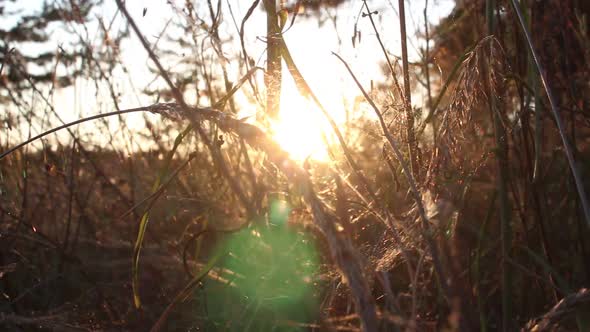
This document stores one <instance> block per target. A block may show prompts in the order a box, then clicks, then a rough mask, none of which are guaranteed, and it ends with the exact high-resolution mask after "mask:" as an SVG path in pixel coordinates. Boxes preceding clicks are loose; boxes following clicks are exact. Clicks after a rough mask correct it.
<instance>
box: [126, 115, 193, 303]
mask: <svg viewBox="0 0 590 332" xmlns="http://www.w3.org/2000/svg"><path fill="white" fill-rule="evenodd" d="M192 129H193V127H192V126H191V125H189V126H187V127H186V128H185V129H184V130H183V131H182V132H181V133H180V134H178V136H176V139H175V140H174V146H173V147H172V150H170V151H169V152H168V154H167V155H166V160H165V162H164V166H163V167H162V168H161V169H160V171H159V172H158V178H157V179H156V181H155V182H154V184H153V186H152V193H155V192H157V191H158V189H159V188H160V185H161V184H162V182H163V179H164V177H165V176H166V174H168V171H169V169H170V164H171V163H172V157H174V153H176V150H177V149H178V146H179V145H180V143H182V140H183V139H184V138H185V137H186V135H187V134H188V133H189V132H190V131H191V130H192ZM152 206H153V204H150V206H149V207H148V209H147V210H146V211H145V212H144V213H143V215H142V216H141V220H140V222H139V231H138V232H137V239H136V240H135V245H134V246H133V268H132V282H131V284H132V288H133V303H134V304H135V307H136V308H138V309H139V308H140V307H141V298H140V296H139V255H140V253H141V247H142V245H143V239H144V237H145V231H146V230H147V225H148V222H149V220H150V210H151V207H152Z"/></svg>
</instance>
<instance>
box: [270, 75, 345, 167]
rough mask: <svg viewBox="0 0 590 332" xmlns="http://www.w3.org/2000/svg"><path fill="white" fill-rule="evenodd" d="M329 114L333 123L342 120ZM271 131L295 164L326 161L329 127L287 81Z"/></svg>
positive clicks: (341, 117) (316, 107)
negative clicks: (308, 161) (298, 162)
mask: <svg viewBox="0 0 590 332" xmlns="http://www.w3.org/2000/svg"><path fill="white" fill-rule="evenodd" d="M332 94H333V93H332ZM329 111H331V112H330V114H331V116H332V117H333V118H334V120H335V121H336V123H338V124H341V122H343V121H344V116H339V114H337V113H338V112H335V110H329ZM272 132H273V138H274V139H275V140H276V141H277V143H279V144H280V145H281V147H282V148H283V149H285V150H286V151H287V152H288V153H289V154H290V155H291V157H292V158H293V159H295V160H297V161H304V160H305V159H312V160H315V161H319V162H326V161H328V160H329V158H330V157H329V155H328V148H327V146H326V139H327V140H330V138H329V137H330V133H331V129H330V126H329V124H328V122H327V120H326V119H325V118H324V115H323V114H322V113H321V111H320V109H319V108H318V106H317V105H315V104H314V103H313V102H312V101H310V100H308V99H307V98H305V97H303V96H301V95H300V94H299V92H298V91H297V88H296V87H295V84H294V83H293V82H292V81H291V80H284V81H283V88H282V93H281V108H280V111H279V118H278V120H277V121H275V122H274V123H272Z"/></svg>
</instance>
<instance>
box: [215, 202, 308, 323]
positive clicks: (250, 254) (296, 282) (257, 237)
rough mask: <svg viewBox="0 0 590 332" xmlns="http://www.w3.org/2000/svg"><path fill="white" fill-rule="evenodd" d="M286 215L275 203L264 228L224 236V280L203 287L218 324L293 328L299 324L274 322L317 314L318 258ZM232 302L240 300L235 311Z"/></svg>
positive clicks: (282, 205)
mask: <svg viewBox="0 0 590 332" xmlns="http://www.w3.org/2000/svg"><path fill="white" fill-rule="evenodd" d="M289 213H290V207H289V206H288V204H287V203H286V202H284V201H274V202H273V203H272V204H271V206H270V209H269V219H270V220H269V221H270V223H269V226H259V227H252V228H248V229H244V230H242V231H240V232H238V233H235V234H232V235H231V236H230V237H229V238H228V239H227V242H226V243H225V246H224V250H226V251H227V252H228V253H229V254H228V255H226V256H225V259H224V260H223V262H221V264H220V266H221V267H222V268H223V269H224V270H223V272H222V273H221V275H222V277H223V278H224V279H226V280H227V283H226V284H225V285H224V286H219V282H217V283H216V284H217V285H213V282H207V285H206V286H205V293H206V301H207V306H208V309H209V310H208V316H209V319H213V320H215V321H217V323H218V324H223V325H226V324H227V322H228V320H229V321H231V325H232V326H233V328H235V329H236V330H240V329H243V328H245V327H246V326H250V325H252V326H250V327H249V328H250V329H251V330H260V329H266V327H268V326H272V327H273V329H276V328H279V330H281V331H282V330H285V331H286V330H289V331H293V330H298V328H294V327H293V326H285V329H281V328H280V326H278V325H276V322H277V321H295V322H301V323H305V322H311V321H313V320H314V319H315V318H316V314H317V312H318V311H319V301H318V287H317V286H316V283H315V282H314V281H315V280H316V276H317V274H318V270H319V256H318V253H317V250H316V248H315V245H314V242H313V240H312V239H310V238H309V236H308V235H306V234H304V233H302V232H297V231H294V230H293V229H291V228H289V227H288V226H287V219H288V216H289ZM236 304H241V306H240V307H241V310H239V311H238V312H236V309H235V307H236ZM230 311H231V312H230ZM212 313H214V314H212ZM240 317H241V318H240ZM222 322H224V323H222ZM273 322H274V323H273ZM218 324H216V325H218ZM279 325H280V324H279Z"/></svg>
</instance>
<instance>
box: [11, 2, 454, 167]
mask: <svg viewBox="0 0 590 332" xmlns="http://www.w3.org/2000/svg"><path fill="white" fill-rule="evenodd" d="M221 1H222V11H223V13H224V17H223V20H222V22H223V23H222V25H221V27H220V32H221V34H222V39H228V40H229V39H233V42H231V43H229V44H228V45H224V47H225V49H224V51H225V52H226V53H228V55H233V54H239V44H238V43H239V37H238V31H237V30H236V27H235V25H234V23H233V21H232V18H231V16H230V15H229V6H231V10H232V11H233V13H234V15H235V18H236V21H237V24H238V25H239V24H240V23H241V20H242V17H244V15H245V13H246V11H247V10H248V8H249V6H250V5H251V2H250V1H244V0H221ZM167 2H168V0H146V1H139V0H127V1H126V5H127V8H128V10H129V12H130V13H131V15H132V16H133V17H134V19H135V20H136V22H137V23H138V25H139V27H140V29H141V30H142V33H143V34H144V35H145V36H146V37H147V39H148V41H149V42H150V43H151V44H153V43H155V42H156V40H158V36H159V35H160V34H161V33H162V31H164V30H165V29H168V31H171V28H170V26H171V25H170V21H172V23H174V20H176V19H177V16H175V15H174V14H173V12H172V10H171V7H170V5H169V4H167ZM172 2H173V3H175V4H177V5H178V6H179V7H182V4H183V3H184V0H173V1H172ZM195 3H196V4H197V9H196V10H197V12H200V13H203V14H202V17H204V18H208V17H209V15H205V13H206V7H204V6H206V2H205V1H195ZM214 3H216V2H215V1H214ZM425 3H426V0H417V1H415V0H412V1H406V22H407V29H408V36H409V37H410V40H409V50H408V51H409V56H410V60H412V59H414V60H416V59H418V50H417V48H418V47H421V46H422V45H423V44H424V41H423V40H418V39H416V38H415V37H414V36H416V32H418V31H423V26H424V17H423V10H424V5H425ZM41 4H42V0H27V1H17V2H16V3H15V4H13V6H16V8H20V9H23V10H24V11H23V13H27V12H31V11H36V10H38V8H40V6H41ZM368 4H369V6H370V8H371V10H374V11H375V10H376V11H378V14H377V15H376V16H374V17H375V18H376V24H377V28H378V29H379V34H380V36H381V38H382V40H383V43H384V44H385V46H386V48H387V49H388V51H390V52H391V53H393V54H395V55H400V54H401V52H400V51H399V50H400V37H399V21H398V15H397V1H395V0H372V1H368ZM199 6H200V7H199ZM453 6H454V1H452V0H438V1H436V0H430V1H429V19H430V22H431V24H436V23H437V22H438V21H439V20H440V19H441V18H442V17H445V16H446V15H448V14H449V13H450V11H451V10H452V8H453ZM7 7H9V8H10V2H8V3H7ZM361 7H362V1H360V0H351V1H347V2H345V3H344V4H343V5H341V6H340V7H338V8H336V9H334V8H332V9H328V10H324V11H325V14H329V15H328V16H332V17H337V19H336V21H335V22H336V23H335V24H334V23H333V22H332V21H329V20H327V21H325V22H324V23H323V24H320V23H318V20H317V18H316V17H312V18H305V17H304V16H299V17H298V18H297V20H296V21H295V24H294V25H293V27H292V28H291V29H289V30H288V31H287V32H286V33H285V34H284V38H285V40H286V43H287V45H288V47H289V48H290V51H291V53H292V55H293V58H294V60H295V62H296V63H297V64H298V66H299V68H300V70H301V72H302V74H303V76H304V77H305V78H306V80H307V81H308V83H309V84H310V86H311V88H312V89H313V90H314V91H315V92H316V94H317V95H318V96H319V97H320V100H321V101H322V103H323V104H324V105H325V106H326V108H328V109H329V111H330V113H331V114H332V116H333V117H334V118H335V119H337V121H338V122H341V121H344V118H345V115H344V110H343V108H344V105H343V104H342V103H343V100H346V99H347V98H348V99H350V98H351V96H356V95H359V92H358V88H357V87H356V86H355V85H354V82H353V81H352V80H351V79H350V76H349V75H348V73H347V72H346V70H345V68H344V67H343V66H342V64H341V63H340V62H339V61H338V60H337V59H336V58H335V57H334V56H333V55H332V52H336V53H338V54H340V55H341V56H342V57H343V58H344V59H345V60H346V61H347V62H348V63H349V64H350V66H351V67H352V68H353V70H354V72H355V74H356V75H357V77H358V78H359V80H360V81H361V83H362V84H363V85H365V86H368V85H369V84H370V82H371V81H372V80H373V81H375V82H379V81H382V80H384V79H385V77H384V76H383V73H382V72H381V69H380V63H382V62H383V54H382V52H381V50H380V48H379V46H378V42H377V38H375V33H374V32H373V29H372V27H371V26H370V22H369V20H368V18H366V17H365V18H363V17H360V18H359V13H360V10H361ZM144 8H145V9H146V12H145V15H143V14H144V13H143V12H144ZM116 9H117V8H116V3H115V1H114V0H105V1H104V4H103V5H102V6H101V7H99V8H96V9H95V12H94V16H95V17H98V16H100V17H103V18H104V20H105V21H106V22H109V21H111V19H112V18H113V17H115V21H114V22H115V23H114V29H118V28H121V27H122V25H123V24H125V21H124V20H122V19H121V15H120V13H119V14H117V10H116ZM323 16H326V15H323ZM14 20H15V17H12V18H10V17H9V18H7V17H3V18H2V19H0V26H1V27H3V28H6V27H8V26H11V25H12V24H14ZM355 23H356V24H357V29H358V30H359V31H361V33H362V39H361V42H360V43H357V44H356V45H355V46H354V47H353V45H352V42H351V37H352V33H353V30H354V26H355ZM89 32H90V34H91V36H90V40H94V41H95V42H96V41H97V38H98V37H99V35H98V28H97V24H96V20H93V22H91V23H90V25H89ZM265 33H266V18H265V13H264V12H263V11H262V10H261V9H260V8H257V10H256V11H255V12H254V14H253V15H252V17H251V18H250V19H249V20H248V22H247V24H246V34H245V37H246V48H247V49H248V53H249V54H250V55H251V56H252V57H253V58H254V59H258V65H260V66H264V60H265V47H266V45H265V42H264V41H263V40H262V37H264V35H265ZM92 34H96V35H92ZM98 41H99V40H98ZM68 42H72V36H71V34H68V33H67V32H65V31H62V30H59V29H55V30H54V31H53V33H52V38H51V41H50V42H49V43H48V45H47V47H49V48H52V47H53V48H55V47H56V45H59V44H67V43H68ZM159 43H162V41H160V42H159ZM37 47H39V46H35V47H28V48H25V50H26V51H27V52H32V53H34V52H35V51H36V49H35V48H37ZM122 60H123V61H122V62H123V63H124V65H125V66H126V68H127V69H128V72H127V73H124V72H122V71H119V72H118V73H117V74H115V77H112V78H111V79H112V81H113V82H114V83H115V86H116V88H117V90H118V92H119V93H120V94H121V98H120V99H121V107H122V108H130V107H137V106H140V105H148V104H150V103H152V102H153V100H152V99H151V98H148V97H147V96H144V95H141V93H140V92H139V91H140V90H141V89H142V88H143V87H145V86H146V85H147V84H149V83H150V82H152V81H153V79H154V74H153V73H150V72H149V71H148V70H147V68H148V66H151V67H153V65H152V63H151V62H150V60H149V58H148V55H147V53H146V52H145V50H144V49H143V47H142V46H141V44H140V43H139V41H138V39H137V37H136V36H135V35H134V34H133V33H132V35H131V38H129V39H127V40H126V41H125V42H124V44H123V46H122ZM164 65H165V66H166V65H171V64H166V63H165V64H164ZM231 70H233V72H230V80H233V81H237V80H238V78H239V77H240V76H241V75H243V74H244V73H242V72H238V70H239V69H238V68H237V67H236V68H233V67H231V64H230V71H231ZM285 72H286V71H285ZM261 82H262V80H261ZM282 91H283V93H282V103H281V119H282V120H283V121H282V122H280V123H278V124H277V126H276V128H275V131H276V132H279V133H281V134H282V135H283V136H284V137H282V138H281V137H277V139H278V140H279V141H281V140H282V142H281V144H283V145H284V146H285V145H288V144H289V141H293V142H291V143H292V145H301V144H300V143H301V142H297V141H294V140H293V139H292V138H290V137H291V136H293V135H295V134H296V133H297V132H301V130H299V131H298V130H297V128H291V127H297V126H304V127H305V128H304V129H305V130H306V131H308V132H310V133H312V132H313V133H314V134H313V135H310V136H313V138H310V139H312V140H316V141H317V140H319V135H320V134H321V130H322V128H324V129H325V126H326V125H325V123H323V121H324V120H323V119H322V117H321V116H320V115H319V112H318V111H317V109H314V106H313V105H311V104H310V103H309V102H307V101H306V100H305V99H304V98H302V97H301V96H299V95H298V93H297V92H296V89H295V87H294V83H293V81H292V79H291V78H290V77H289V75H284V81H283V88H282ZM109 98H110V97H109V93H108V89H105V88H99V91H97V90H96V88H95V86H94V82H90V81H87V80H77V82H76V84H75V85H74V86H73V87H69V88H65V89H61V90H60V91H57V92H56V93H55V95H54V96H53V100H54V103H55V104H56V105H57V106H58V109H59V112H60V115H61V116H62V118H63V119H64V120H66V121H71V120H75V119H77V118H79V117H81V116H88V115H92V114H96V113H99V112H108V111H112V110H113V109H112V108H113V107H112V102H109ZM237 98H238V100H240V101H241V103H245V102H246V100H245V98H241V99H240V96H238V97H237ZM348 101H349V102H350V100H348ZM200 106H208V105H200ZM243 109H244V111H243V112H244V113H243V114H241V115H240V116H247V115H253V114H255V112H257V111H259V110H257V108H256V107H255V106H254V105H245V106H244V107H243ZM125 119H126V124H127V126H128V127H130V128H131V129H137V130H139V129H141V128H143V127H144V122H143V117H142V115H128V116H126V118H125ZM108 125H109V126H110V127H112V128H113V129H115V128H117V127H118V125H119V124H118V123H117V122H116V120H113V121H112V122H111V123H108ZM94 126H95V125H93V124H89V125H85V126H83V128H86V130H92V129H93V128H94ZM45 129H47V128H45ZM281 134H279V135H281ZM62 137H67V136H63V135H62ZM307 145H312V144H311V143H310V144H307ZM310 153H314V152H313V151H302V152H301V151H300V154H302V155H300V156H297V157H298V158H302V157H303V156H304V155H306V154H310Z"/></svg>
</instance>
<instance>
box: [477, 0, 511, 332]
mask: <svg viewBox="0 0 590 332" xmlns="http://www.w3.org/2000/svg"><path fill="white" fill-rule="evenodd" d="M495 7H496V3H495V0H486V20H487V30H488V34H492V33H493V32H494V10H495ZM489 47H490V52H488V53H487V54H488V56H487V57H484V58H483V59H482V62H480V70H481V71H482V73H484V74H483V87H484V89H485V95H486V96H487V101H488V103H487V104H488V108H489V112H490V115H491V117H492V122H493V127H494V137H495V141H496V142H495V144H496V148H495V152H496V160H497V162H498V179H497V181H498V183H497V185H498V198H499V204H500V230H501V255H502V330H503V331H511V330H512V328H511V326H512V324H513V322H512V279H513V276H512V269H511V267H510V264H508V260H509V258H510V250H511V246H512V226H511V224H510V214H511V209H510V201H509V196H508V184H507V182H508V176H509V175H508V174H509V171H508V137H507V135H506V129H505V128H504V124H503V123H502V118H501V110H500V107H501V105H499V103H498V101H497V100H496V96H495V95H494V92H493V89H492V84H493V78H492V70H493V68H492V65H491V62H492V61H493V59H492V56H493V55H492V53H491V51H492V47H493V46H492V44H490V46H489Z"/></svg>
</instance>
